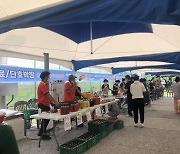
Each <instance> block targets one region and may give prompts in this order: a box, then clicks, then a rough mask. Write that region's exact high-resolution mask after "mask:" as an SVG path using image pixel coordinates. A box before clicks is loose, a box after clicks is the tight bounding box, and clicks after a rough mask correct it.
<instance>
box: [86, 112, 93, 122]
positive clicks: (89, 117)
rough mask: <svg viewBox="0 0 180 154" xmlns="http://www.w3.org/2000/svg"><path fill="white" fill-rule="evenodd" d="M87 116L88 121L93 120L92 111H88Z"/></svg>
mask: <svg viewBox="0 0 180 154" xmlns="http://www.w3.org/2000/svg"><path fill="white" fill-rule="evenodd" d="M86 118H87V121H91V120H92V117H91V112H90V111H87V112H86Z"/></svg>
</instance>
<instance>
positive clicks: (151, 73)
mask: <svg viewBox="0 0 180 154" xmlns="http://www.w3.org/2000/svg"><path fill="white" fill-rule="evenodd" d="M145 74H146V75H155V76H158V75H180V72H173V71H168V72H146V73H145Z"/></svg>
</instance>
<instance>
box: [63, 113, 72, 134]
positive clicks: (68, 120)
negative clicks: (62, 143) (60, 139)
mask: <svg viewBox="0 0 180 154" xmlns="http://www.w3.org/2000/svg"><path fill="white" fill-rule="evenodd" d="M70 129H71V118H70V116H66V117H65V118H64V130H65V131H66V130H70Z"/></svg>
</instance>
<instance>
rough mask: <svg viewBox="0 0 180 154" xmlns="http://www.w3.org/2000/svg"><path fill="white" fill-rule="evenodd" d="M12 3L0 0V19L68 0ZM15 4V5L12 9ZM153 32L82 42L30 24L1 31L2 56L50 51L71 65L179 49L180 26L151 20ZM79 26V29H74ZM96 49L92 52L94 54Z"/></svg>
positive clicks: (36, 56) (33, 56)
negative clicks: (161, 23) (159, 23)
mask: <svg viewBox="0 0 180 154" xmlns="http://www.w3.org/2000/svg"><path fill="white" fill-rule="evenodd" d="M16 1H17V5H15V6H14V5H13V4H12V1H11V0H7V1H5V2H0V6H1V8H2V9H1V12H0V14H1V16H0V21H1V20H4V19H8V18H13V17H17V16H20V15H23V14H28V13H30V12H34V11H37V10H42V9H45V8H48V7H51V6H55V5H59V4H61V3H65V2H69V1H67V0H66V1H65V0H52V1H51V2H50V1H47V0H39V1H38V2H37V1H35V0H28V1H26V3H25V2H21V5H20V3H19V2H18V0H16ZM12 7H13V9H11V8H12ZM151 26H152V30H153V33H146V32H143V33H139V32H138V33H128V34H120V35H114V36H107V37H103V38H97V39H93V40H92V41H91V40H89V41H85V42H81V43H77V42H74V41H73V40H71V39H69V38H66V37H64V36H63V35H60V34H58V33H55V32H53V31H50V30H47V29H44V28H41V27H31V28H22V29H15V30H11V31H9V32H6V33H3V34H0V56H1V57H16V58H23V59H32V60H40V61H43V53H44V52H48V53H49V55H50V62H51V63H55V64H60V65H62V66H65V67H67V68H70V69H72V68H73V64H72V61H74V60H91V59H103V58H112V57H124V56H134V55H148V54H155V53H170V52H177V51H180V26H176V25H158V24H151ZM74 30H76V29H74ZM92 53H93V54H92ZM160 64H168V63H165V62H154V61H150V62H138V61H134V62H116V63H109V64H102V65H97V67H100V68H102V69H106V70H108V71H111V68H112V67H130V66H143V65H160Z"/></svg>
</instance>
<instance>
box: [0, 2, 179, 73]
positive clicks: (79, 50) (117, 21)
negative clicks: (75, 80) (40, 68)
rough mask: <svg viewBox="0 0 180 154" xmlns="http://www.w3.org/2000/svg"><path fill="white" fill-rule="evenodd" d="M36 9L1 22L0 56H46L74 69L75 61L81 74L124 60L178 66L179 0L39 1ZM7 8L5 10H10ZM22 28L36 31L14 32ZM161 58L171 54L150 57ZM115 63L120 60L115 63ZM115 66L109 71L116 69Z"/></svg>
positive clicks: (34, 7) (16, 14)
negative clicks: (159, 62)
mask: <svg viewBox="0 0 180 154" xmlns="http://www.w3.org/2000/svg"><path fill="white" fill-rule="evenodd" d="M8 2H10V0H8V1H7V3H8ZM27 3H29V4H30V1H28V2H27ZM18 4H20V3H17V6H19V5H18ZM34 4H35V1H34V0H33V1H32V5H30V7H29V9H27V10H26V11H25V10H21V11H19V12H20V14H19V13H18V11H17V12H16V13H13V12H12V16H11V15H10V16H9V18H8V17H7V18H5V17H4V16H2V17H1V19H0V21H1V22H0V33H3V32H6V31H8V32H6V33H4V34H1V35H0V55H1V56H10V57H18V58H25V57H26V58H28V59H35V60H43V52H48V53H49V54H50V62H53V63H58V64H61V65H63V66H66V67H68V68H72V61H73V64H74V66H75V69H76V70H78V69H81V68H84V67H88V66H94V65H101V66H102V64H105V62H108V63H111V64H112V63H113V62H116V63H117V62H119V61H125V60H126V61H128V60H131V61H141V60H143V61H148V60H149V61H152V60H153V61H161V62H170V63H179V62H178V59H177V58H179V51H180V26H177V25H179V24H180V1H178V0H163V1H157V0H149V1H139V0H134V1H132V2H131V3H129V2H128V3H127V0H122V1H119V0H111V1H104V0H96V1H92V0H74V1H62V0H59V1H58V0H57V1H56V0H54V1H51V3H50V2H46V1H44V3H43V1H42V0H40V1H39V3H38V4H37V6H35V5H34ZM23 5H24V6H25V5H26V4H25V3H24V4H23ZM53 5H55V6H53ZM7 6H8V5H7ZM7 6H6V5H4V6H3V7H4V8H5V9H7V8H6V7H7ZM52 6H53V7H52ZM17 8H18V7H17ZM25 8H27V6H26V7H25ZM5 9H4V10H5ZM15 9H16V7H15ZM129 10H131V11H129ZM9 14H10V13H9ZM13 15H14V17H13ZM91 23H92V24H91ZM151 23H158V24H174V25H158V24H151ZM90 25H92V29H91V26H90ZM38 26H41V28H40V27H38ZM23 27H32V28H25V29H17V30H12V31H9V30H11V29H16V28H23ZM91 30H92V38H93V40H92V41H90V38H91V35H90V32H91ZM161 53H166V54H164V55H163V56H164V57H157V55H156V57H151V58H149V56H147V55H152V54H161ZM135 55H136V56H135ZM137 55H142V56H137ZM127 56H128V57H127ZM130 56H131V57H132V56H135V58H137V59H133V58H130ZM122 57H126V58H122ZM174 57H175V59H172V58H174ZM112 58H115V59H116V60H115V61H111V60H112ZM119 58H120V59H119ZM129 58H130V59H129ZM139 58H140V60H139ZM141 58H143V59H141ZM154 58H155V59H154ZM99 59H100V60H99ZM104 59H105V60H104ZM110 59H111V60H110ZM82 60H88V61H82ZM111 64H108V68H111V67H113V65H114V64H112V65H111ZM123 67H124V66H123Z"/></svg>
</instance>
